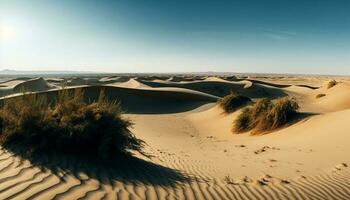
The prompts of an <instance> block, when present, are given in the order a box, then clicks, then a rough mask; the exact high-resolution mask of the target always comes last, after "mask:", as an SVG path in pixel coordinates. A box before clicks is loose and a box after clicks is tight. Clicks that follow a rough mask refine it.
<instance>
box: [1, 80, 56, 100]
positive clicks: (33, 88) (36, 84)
mask: <svg viewBox="0 0 350 200" xmlns="http://www.w3.org/2000/svg"><path fill="white" fill-rule="evenodd" d="M53 88H56V86H54V85H52V84H50V83H48V82H46V80H44V79H43V78H41V77H40V78H34V79H27V78H26V79H15V80H10V81H7V82H5V83H1V86H0V97H3V96H6V95H10V94H14V93H21V92H38V91H46V90H49V89H53Z"/></svg>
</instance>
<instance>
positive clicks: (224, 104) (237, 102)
mask: <svg viewBox="0 0 350 200" xmlns="http://www.w3.org/2000/svg"><path fill="white" fill-rule="evenodd" d="M251 102H252V101H251V99H250V98H249V97H246V96H242V95H237V94H235V93H234V92H231V93H230V94H229V95H227V96H224V97H223V98H222V99H220V100H219V101H218V103H219V105H220V107H221V108H222V109H224V111H225V112H226V113H231V112H234V111H236V110H238V109H239V108H242V107H243V106H245V105H247V104H249V103H251Z"/></svg>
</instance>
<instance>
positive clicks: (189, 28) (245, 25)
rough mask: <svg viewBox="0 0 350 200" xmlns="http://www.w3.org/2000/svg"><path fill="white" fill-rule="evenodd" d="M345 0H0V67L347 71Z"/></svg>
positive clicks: (349, 32) (349, 40) (349, 28)
mask: <svg viewBox="0 0 350 200" xmlns="http://www.w3.org/2000/svg"><path fill="white" fill-rule="evenodd" d="M349 10H350V1H349V0H334V1H330V0H329V1H322V0H310V1H305V0H303V1H302V0H293V1H290V0H279V1H277V0H265V1H261V0H244V1H243V0H242V1H233V0H232V1H225V0H222V1H214V0H213V1H207V0H176V1H166V0H163V1H160V0H159V1H158V0H149V1H144V0H114V1H112V0H110V1H107V0H96V1H89V0H74V1H71V0H60V1H55V0H0V69H5V68H10V69H17V70H88V71H106V72H135V73H138V72H200V71H201V72H203V71H218V72H220V71H222V72H257V73H261V72H265V73H298V74H303V73H304V74H340V75H342V74H348V75H350V12H349Z"/></svg>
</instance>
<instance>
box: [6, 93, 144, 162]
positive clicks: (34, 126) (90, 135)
mask: <svg viewBox="0 0 350 200" xmlns="http://www.w3.org/2000/svg"><path fill="white" fill-rule="evenodd" d="M83 97H84V92H83V90H82V89H77V90H75V92H68V90H62V91H60V92H59V95H58V99H57V101H56V102H55V103H49V102H48V100H47V98H46V96H44V95H38V94H32V95H28V94H24V95H23V96H21V97H17V98H9V99H6V100H4V102H3V105H2V107H1V108H0V128H1V133H0V144H1V145H2V146H4V147H5V148H7V147H8V148H21V149H25V152H22V153H24V154H25V155H26V156H30V155H33V154H35V153H40V152H51V153H69V154H75V155H87V156H97V157H99V158H110V157H113V156H116V155H121V154H123V155H127V154H130V150H136V151H139V152H141V147H142V143H143V142H142V141H141V140H139V139H137V138H136V137H135V136H134V135H133V134H132V133H131V132H130V130H129V128H130V126H131V125H132V123H131V122H130V121H129V120H127V119H124V118H123V117H122V116H121V114H122V110H121V107H120V105H119V103H117V102H110V101H108V100H107V99H106V98H105V96H104V94H103V93H101V94H100V99H99V100H98V101H97V102H92V103H89V104H88V103H85V102H84V100H83Z"/></svg>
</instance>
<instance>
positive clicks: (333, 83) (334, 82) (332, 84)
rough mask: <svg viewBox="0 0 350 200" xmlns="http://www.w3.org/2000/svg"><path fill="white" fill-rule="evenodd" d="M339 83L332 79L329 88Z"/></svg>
mask: <svg viewBox="0 0 350 200" xmlns="http://www.w3.org/2000/svg"><path fill="white" fill-rule="evenodd" d="M337 84H338V82H337V81H335V80H331V81H329V82H328V84H327V89H329V88H332V87H334V86H335V85H337Z"/></svg>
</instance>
